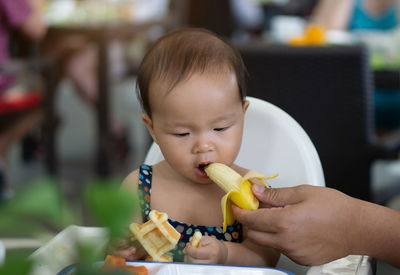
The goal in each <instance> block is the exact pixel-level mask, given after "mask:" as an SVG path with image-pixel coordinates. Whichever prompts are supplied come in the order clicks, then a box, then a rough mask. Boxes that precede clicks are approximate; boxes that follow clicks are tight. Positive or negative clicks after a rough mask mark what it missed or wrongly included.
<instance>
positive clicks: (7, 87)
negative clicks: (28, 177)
mask: <svg viewBox="0 0 400 275" xmlns="http://www.w3.org/2000/svg"><path fill="white" fill-rule="evenodd" d="M42 4H43V1H42V0H0V18H1V19H0V20H1V21H0V66H5V65H6V64H7V62H8V61H9V59H10V55H9V43H10V34H11V32H12V31H14V30H15V29H18V30H19V31H21V32H22V33H23V34H24V35H26V36H27V37H28V38H30V39H32V40H40V39H42V38H43V37H44V36H45V34H46V27H45V25H44V23H43V20H42V14H41V7H42ZM15 81H16V77H15V76H13V75H9V74H6V73H2V72H1V71H0V97H1V98H2V99H3V100H5V99H7V98H10V97H18V96H22V95H21V94H18V93H20V92H16V91H15V90H12V86H13V85H14V84H15ZM41 118H42V110H41V109H40V108H32V109H30V110H27V111H23V112H20V113H15V114H14V113H13V114H6V115H0V200H1V199H2V198H4V197H7V196H10V195H11V193H12V189H11V186H10V185H9V184H8V183H7V177H6V173H7V168H6V167H7V155H8V150H9V148H10V147H11V145H12V144H14V142H16V141H19V140H20V139H21V138H23V137H24V136H25V135H26V134H27V133H28V132H29V131H30V129H31V128H32V127H33V126H35V125H37V124H38V123H39V122H40V120H41Z"/></svg>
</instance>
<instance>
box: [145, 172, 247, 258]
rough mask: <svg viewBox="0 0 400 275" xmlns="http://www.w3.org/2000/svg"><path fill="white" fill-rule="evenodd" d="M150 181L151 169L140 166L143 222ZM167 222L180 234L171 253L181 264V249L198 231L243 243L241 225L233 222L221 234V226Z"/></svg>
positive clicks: (147, 207)
mask: <svg viewBox="0 0 400 275" xmlns="http://www.w3.org/2000/svg"><path fill="white" fill-rule="evenodd" d="M151 181H152V167H151V166H149V165H141V166H140V169H139V183H138V190H139V200H140V207H141V210H142V217H143V220H144V221H145V222H146V221H148V220H149V213H150V211H151V208H150V198H151ZM168 221H169V223H170V224H171V225H172V226H173V227H174V228H175V229H176V230H177V231H178V232H179V233H181V238H180V240H179V241H178V244H177V246H176V247H175V249H174V250H173V251H172V254H173V257H174V262H183V260H184V255H183V249H184V248H185V246H186V243H187V242H189V239H190V237H191V236H192V235H193V234H194V232H196V231H200V232H201V234H202V235H205V236H212V237H215V238H217V239H218V240H222V241H228V242H238V243H240V242H242V241H243V235H242V225H241V224H240V223H238V222H235V223H234V224H233V225H232V226H228V228H227V229H226V232H225V233H222V226H203V225H194V224H187V223H181V222H179V221H175V220H172V219H168Z"/></svg>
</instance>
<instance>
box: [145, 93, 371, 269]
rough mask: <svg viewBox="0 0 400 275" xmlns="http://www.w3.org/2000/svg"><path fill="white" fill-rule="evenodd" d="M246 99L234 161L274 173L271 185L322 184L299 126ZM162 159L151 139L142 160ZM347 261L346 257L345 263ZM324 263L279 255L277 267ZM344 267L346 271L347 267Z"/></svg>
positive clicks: (310, 145)
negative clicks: (241, 134) (240, 143)
mask: <svg viewBox="0 0 400 275" xmlns="http://www.w3.org/2000/svg"><path fill="white" fill-rule="evenodd" d="M247 99H248V100H249V101H250V105H249V108H248V110H247V112H246V115H245V125H244V131H243V132H244V135H243V140H242V147H241V149H240V152H239V155H238V157H237V160H236V162H235V163H236V164H238V165H240V166H243V167H246V168H249V169H251V170H255V171H257V172H260V173H262V174H264V175H273V174H275V173H278V174H279V176H278V177H277V178H274V179H272V180H269V182H268V183H269V184H270V185H271V187H272V188H279V187H288V186H294V185H300V184H310V185H317V186H325V180H324V174H323V170H322V166H321V162H320V159H319V156H318V153H317V151H316V149H315V147H314V145H313V143H312V142H311V140H310V138H309V137H308V135H307V134H306V132H305V131H304V130H303V128H302V127H301V126H300V125H299V124H298V123H297V122H296V121H295V120H294V119H293V118H292V117H291V116H290V115H288V114H287V113H286V112H285V111H283V110H282V109H280V108H278V107H277V106H275V105H273V104H271V103H269V102H266V101H264V100H261V99H258V98H254V97H249V96H248V97H247ZM163 159H164V157H163V155H162V153H161V151H160V148H159V147H158V145H157V144H156V143H154V142H153V144H152V145H151V147H150V149H149V151H148V153H147V155H146V158H145V161H144V163H145V164H148V165H153V164H155V163H157V162H159V161H161V160H163ZM360 257H363V256H360ZM354 261H356V263H354ZM362 261H363V263H364V266H365V267H366V269H365V270H366V271H365V272H364V271H362V272H361V273H360V272H359V270H358V263H360V264H361V262H362ZM348 262H349V260H348V259H346V264H347V265H349V264H348ZM350 262H351V263H352V268H353V267H354V265H355V267H356V268H355V272H354V274H357V275H361V274H363V275H366V274H372V271H371V268H370V265H369V261H366V259H365V257H364V258H360V259H359V258H351V261H350ZM328 265H329V264H327V265H323V266H318V267H311V268H310V267H305V266H300V265H298V264H296V263H294V262H293V261H291V260H290V259H288V258H287V257H286V256H284V255H282V256H281V258H280V260H279V263H278V266H277V267H279V268H282V269H286V270H288V271H291V272H294V273H295V274H309V275H311V274H312V275H316V274H322V272H323V271H324V270H326V268H328V267H329V266H328ZM336 266H339V267H341V268H342V267H343V266H340V263H339V264H337V263H336ZM346 267H347V266H346ZM345 270H346V271H350V267H348V268H346V269H345ZM357 270H358V271H357ZM341 271H343V268H342V269H341ZM337 274H340V272H339V273H337ZM348 274H352V273H348Z"/></svg>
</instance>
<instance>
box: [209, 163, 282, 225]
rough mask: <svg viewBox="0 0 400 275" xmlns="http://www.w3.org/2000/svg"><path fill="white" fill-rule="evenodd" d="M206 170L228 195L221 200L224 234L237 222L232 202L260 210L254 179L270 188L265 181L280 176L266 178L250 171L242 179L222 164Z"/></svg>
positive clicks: (242, 206) (212, 165)
mask: <svg viewBox="0 0 400 275" xmlns="http://www.w3.org/2000/svg"><path fill="white" fill-rule="evenodd" d="M204 170H205V172H206V173H207V176H208V177H209V178H210V179H211V180H212V181H213V182H215V183H216V184H217V185H218V186H219V187H221V188H222V189H223V190H224V191H225V192H226V193H227V194H226V195H225V196H224V197H223V198H222V200H221V206H222V214H223V216H224V224H223V232H226V227H227V226H228V225H232V224H233V223H234V221H235V218H234V216H233V211H232V202H233V203H235V204H236V205H237V206H239V207H240V208H244V209H249V210H255V209H258V205H259V202H258V200H257V198H256V197H255V196H254V194H253V191H252V190H251V186H252V184H254V179H257V180H259V181H261V182H262V183H263V184H264V185H265V186H266V187H267V188H269V186H268V184H267V182H266V181H265V180H266V179H271V178H275V177H276V176H278V174H275V175H273V176H270V177H266V176H264V175H263V174H260V173H258V172H255V171H249V172H248V173H247V174H246V175H245V176H244V177H242V176H241V175H239V174H238V173H237V172H236V171H235V170H233V169H232V168H230V167H229V166H227V165H225V164H222V163H211V164H209V165H207V166H206V167H205V169H204Z"/></svg>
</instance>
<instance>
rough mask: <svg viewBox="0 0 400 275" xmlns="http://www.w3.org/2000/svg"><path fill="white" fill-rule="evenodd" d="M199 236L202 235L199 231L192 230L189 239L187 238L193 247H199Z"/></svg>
mask: <svg viewBox="0 0 400 275" xmlns="http://www.w3.org/2000/svg"><path fill="white" fill-rule="evenodd" d="M201 237H202V235H201V233H200V231H196V232H194V234H193V236H192V237H190V240H189V241H190V245H191V246H193V247H199V244H200V240H201Z"/></svg>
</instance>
